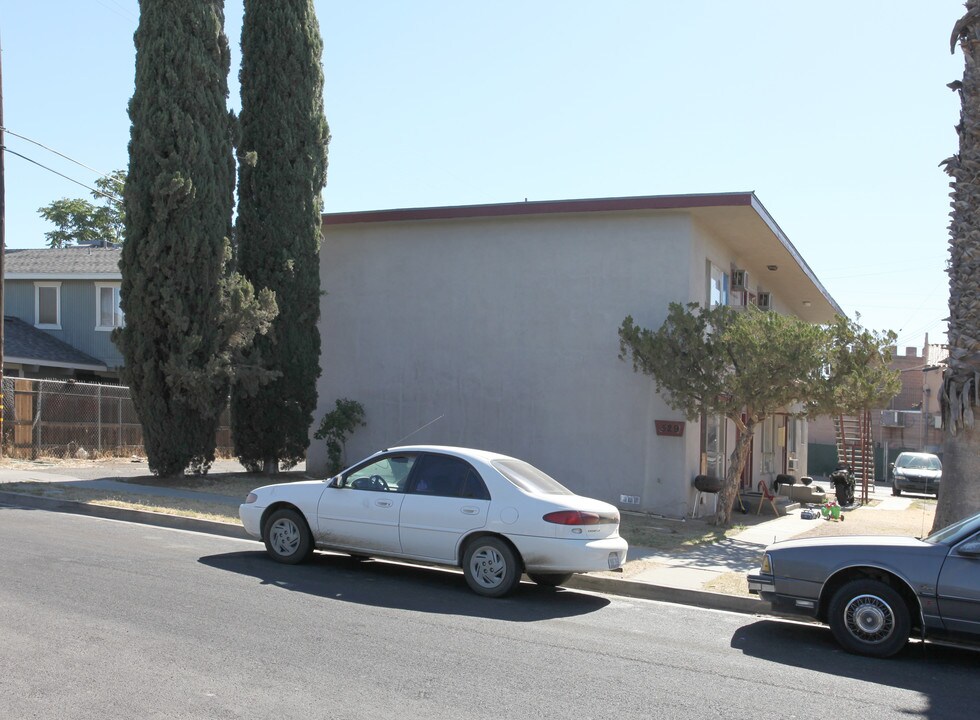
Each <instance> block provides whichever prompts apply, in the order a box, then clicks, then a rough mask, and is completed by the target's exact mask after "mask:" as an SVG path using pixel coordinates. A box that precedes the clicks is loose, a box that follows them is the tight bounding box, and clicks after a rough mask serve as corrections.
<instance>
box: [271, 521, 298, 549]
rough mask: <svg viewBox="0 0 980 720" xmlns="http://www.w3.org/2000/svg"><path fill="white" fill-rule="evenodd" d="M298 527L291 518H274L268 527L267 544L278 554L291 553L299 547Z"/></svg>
mask: <svg viewBox="0 0 980 720" xmlns="http://www.w3.org/2000/svg"><path fill="white" fill-rule="evenodd" d="M299 540H300V536H299V528H298V527H296V523H294V522H293V521H292V520H286V519H285V518H283V519H280V520H276V521H275V522H274V523H273V524H272V527H271V528H269V544H270V545H272V549H273V550H275V551H276V552H277V553H278V554H279V555H292V554H293V553H294V552H296V548H298V547H299Z"/></svg>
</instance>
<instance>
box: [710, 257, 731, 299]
mask: <svg viewBox="0 0 980 720" xmlns="http://www.w3.org/2000/svg"><path fill="white" fill-rule="evenodd" d="M727 304H728V273H726V272H724V271H723V270H722V269H721V268H720V267H718V266H717V265H715V264H714V263H713V262H709V263H708V307H709V308H713V307H718V306H719V305H727Z"/></svg>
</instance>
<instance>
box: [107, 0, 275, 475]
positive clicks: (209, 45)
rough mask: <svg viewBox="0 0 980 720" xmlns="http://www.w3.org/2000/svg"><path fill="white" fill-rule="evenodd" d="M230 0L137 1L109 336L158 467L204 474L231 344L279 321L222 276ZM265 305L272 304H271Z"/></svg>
mask: <svg viewBox="0 0 980 720" xmlns="http://www.w3.org/2000/svg"><path fill="white" fill-rule="evenodd" d="M222 6H223V2H222V0H168V2H157V1H154V0H141V2H140V21H139V27H138V28H137V30H136V35H135V43H136V87H135V91H134V94H133V97H132V99H131V100H130V103H129V117H130V120H131V122H132V126H131V129H130V141H129V175H128V179H127V182H126V185H125V190H124V194H123V200H124V206H125V211H126V238H127V242H126V243H125V245H124V247H123V254H122V261H121V269H122V287H121V292H120V295H121V302H122V308H123V311H124V312H125V315H126V326H125V327H124V328H122V329H121V330H120V331H117V333H116V335H115V339H116V341H117V343H118V345H119V347H120V350H121V351H122V353H123V357H124V358H125V361H126V364H125V368H124V370H123V377H124V379H125V380H126V382H127V383H128V384H129V385H130V386H131V389H132V395H133V400H134V403H135V406H136V411H137V414H138V415H139V418H140V422H141V423H142V426H143V440H144V444H145V448H146V453H147V457H148V460H149V465H150V469H151V470H152V471H153V472H154V473H157V474H161V475H173V474H176V473H180V472H182V471H183V470H184V469H185V468H187V467H190V468H191V469H192V470H194V471H198V472H205V471H207V469H208V467H209V466H210V464H211V462H212V461H213V459H214V448H215V433H216V429H217V425H218V418H219V415H220V412H221V410H222V408H223V407H224V406H225V403H226V400H227V396H228V387H229V382H230V378H231V376H232V365H233V358H232V353H233V348H234V347H235V346H236V345H237V344H241V343H242V342H243V341H251V339H252V335H253V334H254V331H255V329H256V328H258V327H259V326H260V325H261V324H262V322H267V320H268V318H267V317H266V316H267V314H268V312H270V311H271V312H274V309H272V308H274V301H272V300H271V298H270V297H269V295H268V294H266V295H265V296H263V304H262V306H261V307H259V305H258V304H257V303H256V299H255V297H254V296H253V293H252V292H251V288H250V287H248V286H247V285H246V284H244V283H242V282H241V281H240V279H238V278H235V277H234V276H232V275H230V274H229V273H228V272H227V267H226V266H227V263H228V260H229V259H230V249H229V248H230V244H229V237H230V236H231V215H232V207H233V202H234V200H233V195H234V180H235V165H234V155H233V149H232V122H231V117H230V116H229V113H228V110H227V107H226V99H227V96H228V70H229V65H230V62H229V48H228V41H227V38H226V37H225V35H224V31H223V25H224V11H223V8H222ZM270 303H271V305H270Z"/></svg>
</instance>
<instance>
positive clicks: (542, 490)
mask: <svg viewBox="0 0 980 720" xmlns="http://www.w3.org/2000/svg"><path fill="white" fill-rule="evenodd" d="M490 464H491V465H493V466H494V467H495V468H496V469H497V470H498V471H499V472H500V474H501V475H503V476H504V477H505V478H507V479H508V480H510V481H511V483H513V484H514V485H516V486H517V487H519V488H520V489H521V490H524V491H525V492H529V493H535V494H538V495H574V494H575V493H573V492H572V491H571V490H569V489H568V488H567V487H565V486H564V485H562V484H561V483H560V482H558V481H557V480H555V479H554V478H553V477H551V476H550V475H548V474H546V473H544V472H542V471H541V470H538V469H537V468H536V467H534V465H531V464H530V463H526V462H524V461H523V460H492V461H491V462H490Z"/></svg>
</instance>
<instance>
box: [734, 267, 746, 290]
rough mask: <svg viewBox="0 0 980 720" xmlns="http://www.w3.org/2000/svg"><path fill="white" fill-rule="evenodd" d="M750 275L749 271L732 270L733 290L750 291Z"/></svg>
mask: <svg viewBox="0 0 980 720" xmlns="http://www.w3.org/2000/svg"><path fill="white" fill-rule="evenodd" d="M748 288H749V273H748V271H747V270H732V290H748Z"/></svg>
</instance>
